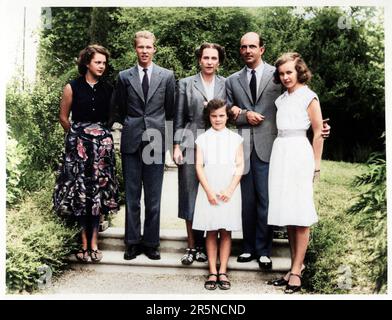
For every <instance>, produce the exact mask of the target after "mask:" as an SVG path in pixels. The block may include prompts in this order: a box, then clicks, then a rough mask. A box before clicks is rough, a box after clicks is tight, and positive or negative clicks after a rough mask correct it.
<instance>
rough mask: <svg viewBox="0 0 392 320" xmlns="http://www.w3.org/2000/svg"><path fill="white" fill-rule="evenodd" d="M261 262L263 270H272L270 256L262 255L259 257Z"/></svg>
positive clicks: (260, 265)
mask: <svg viewBox="0 0 392 320" xmlns="http://www.w3.org/2000/svg"><path fill="white" fill-rule="evenodd" d="M257 262H258V263H259V267H260V269H262V270H271V269H272V260H271V258H270V257H268V256H261V257H259V258H258V259H257Z"/></svg>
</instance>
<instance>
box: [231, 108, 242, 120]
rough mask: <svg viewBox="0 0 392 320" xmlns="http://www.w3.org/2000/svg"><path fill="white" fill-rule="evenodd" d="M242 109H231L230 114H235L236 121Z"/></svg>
mask: <svg viewBox="0 0 392 320" xmlns="http://www.w3.org/2000/svg"><path fill="white" fill-rule="evenodd" d="M241 111H242V109H241V108H240V107H237V106H232V107H231V108H230V112H231V113H232V114H233V117H234V120H236V119H237V118H238V116H239V115H240V113H241Z"/></svg>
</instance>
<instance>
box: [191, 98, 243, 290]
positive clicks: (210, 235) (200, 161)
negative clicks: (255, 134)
mask: <svg viewBox="0 0 392 320" xmlns="http://www.w3.org/2000/svg"><path fill="white" fill-rule="evenodd" d="M205 112H206V123H210V124H211V128H210V129H208V130H207V131H206V132H205V133H203V134H201V135H200V136H199V137H198V138H197V139H196V141H195V143H196V172H197V177H198V179H199V181H200V185H201V187H202V188H203V190H204V192H203V191H202V190H199V192H198V193H197V198H196V206H195V214H194V217H193V225H192V228H193V229H195V230H206V231H207V237H206V247H207V256H208V265H209V272H210V273H209V275H208V279H207V281H206V282H205V284H204V287H205V288H206V289H207V290H214V289H216V287H217V286H219V288H220V289H223V290H227V289H230V281H229V279H228V276H227V273H226V271H227V263H228V260H229V256H230V251H231V231H235V230H241V225H242V224H241V189H240V186H239V182H240V180H241V177H242V174H243V171H244V156H243V145H242V142H243V138H242V137H241V136H240V135H238V134H237V133H234V132H233V131H231V130H229V129H227V128H226V122H227V120H228V108H227V107H226V105H225V102H224V101H223V100H220V99H212V100H210V101H209V102H208V104H207V107H206V109H205ZM199 188H200V186H199ZM218 235H219V237H220V244H219V262H220V264H219V272H218V271H217V258H218Z"/></svg>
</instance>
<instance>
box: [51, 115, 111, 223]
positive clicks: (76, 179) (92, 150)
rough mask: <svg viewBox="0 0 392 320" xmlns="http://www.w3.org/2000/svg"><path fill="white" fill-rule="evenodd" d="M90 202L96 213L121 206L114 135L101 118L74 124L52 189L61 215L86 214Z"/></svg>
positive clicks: (66, 140) (93, 213)
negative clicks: (97, 120) (95, 120)
mask: <svg viewBox="0 0 392 320" xmlns="http://www.w3.org/2000/svg"><path fill="white" fill-rule="evenodd" d="M87 203H91V205H92V208H91V214H92V215H93V216H97V215H99V214H105V215H106V214H108V213H110V212H112V213H116V212H117V210H118V183H117V178H116V167H115V151H114V144H113V137H112V134H111V133H110V130H109V129H107V128H106V127H104V126H103V125H102V123H100V122H74V123H73V124H72V125H71V128H70V130H69V132H68V133H67V136H66V138H65V152H64V155H63V159H62V162H61V163H60V166H59V169H58V172H57V179H56V185H55V189H54V193H53V204H54V210H55V211H56V212H57V213H58V214H59V215H61V216H72V215H73V216H81V215H86V213H87V210H86V204H87ZM89 211H90V210H89Z"/></svg>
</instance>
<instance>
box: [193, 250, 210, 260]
mask: <svg viewBox="0 0 392 320" xmlns="http://www.w3.org/2000/svg"><path fill="white" fill-rule="evenodd" d="M195 260H196V261H197V262H206V261H207V260H208V257H207V255H206V250H205V248H202V247H196V255H195Z"/></svg>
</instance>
